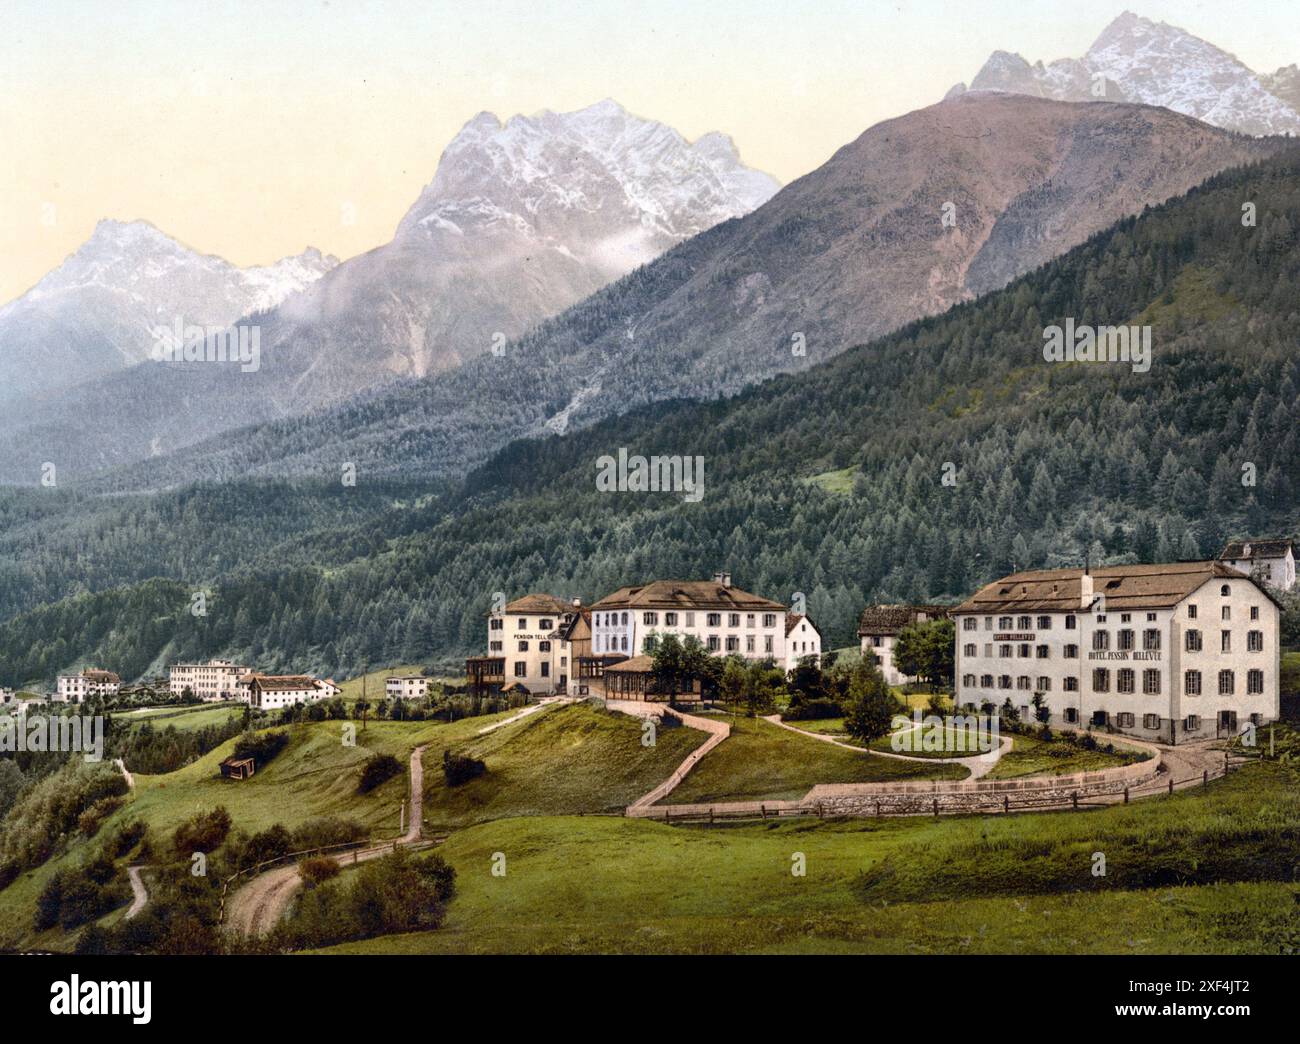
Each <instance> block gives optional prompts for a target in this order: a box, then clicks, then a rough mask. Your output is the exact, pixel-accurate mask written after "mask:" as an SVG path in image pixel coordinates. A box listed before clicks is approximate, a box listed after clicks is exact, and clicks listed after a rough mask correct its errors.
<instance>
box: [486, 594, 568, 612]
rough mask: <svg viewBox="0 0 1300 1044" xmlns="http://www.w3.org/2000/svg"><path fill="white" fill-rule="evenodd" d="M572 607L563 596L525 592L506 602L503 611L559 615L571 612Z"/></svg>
mask: <svg viewBox="0 0 1300 1044" xmlns="http://www.w3.org/2000/svg"><path fill="white" fill-rule="evenodd" d="M573 609H574V606H573V603H572V602H566V601H565V600H564V599H563V598H556V597H555V595H549V594H526V595H524V596H523V597H522V598H516V599H515V600H514V601H513V602H507V603H506V609H505V611H506V612H507V613H546V614H549V615H551V616H559V615H561V614H562V613H571V612H573ZM489 615H491V614H489Z"/></svg>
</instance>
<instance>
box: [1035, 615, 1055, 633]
mask: <svg viewBox="0 0 1300 1044" xmlns="http://www.w3.org/2000/svg"><path fill="white" fill-rule="evenodd" d="M1038 629H1039V630H1040V631H1050V630H1051V629H1052V618H1051V617H1050V616H1040V617H1039V618H1038Z"/></svg>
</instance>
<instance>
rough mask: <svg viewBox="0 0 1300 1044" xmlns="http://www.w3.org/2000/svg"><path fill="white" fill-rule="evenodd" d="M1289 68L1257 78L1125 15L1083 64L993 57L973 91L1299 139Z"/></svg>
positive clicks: (1222, 55) (1181, 37) (1181, 35)
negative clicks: (1167, 114)
mask: <svg viewBox="0 0 1300 1044" xmlns="http://www.w3.org/2000/svg"><path fill="white" fill-rule="evenodd" d="M1290 69H1291V70H1292V75H1291V76H1290V77H1288V76H1287V75H1286V74H1287V69H1279V70H1278V72H1277V73H1274V74H1273V75H1272V76H1264V77H1259V76H1256V75H1255V74H1254V73H1253V72H1251V71H1250V69H1248V68H1247V67H1246V66H1245V65H1243V64H1242V63H1241V62H1240V61H1238V60H1237V59H1236V58H1234V57H1233V56H1232V55H1231V54H1228V53H1227V52H1226V51H1222V50H1220V49H1219V48H1217V47H1215V46H1214V45H1213V44H1210V43H1207V42H1206V41H1204V40H1202V39H1200V38H1199V37H1196V36H1193V35H1192V34H1191V33H1188V32H1185V31H1184V30H1182V29H1178V28H1176V27H1175V26H1172V25H1167V24H1166V23H1164V22H1152V21H1150V20H1148V19H1146V18H1141V17H1139V16H1138V15H1135V14H1132V13H1130V12H1125V13H1124V14H1122V15H1120V16H1119V17H1118V18H1116V19H1115V21H1113V22H1111V23H1110V25H1108V26H1107V27H1106V28H1105V29H1104V30H1103V31H1102V34H1101V35H1100V36H1099V37H1097V39H1096V41H1095V42H1094V43H1093V45H1092V46H1091V47H1090V48H1088V51H1087V53H1086V54H1084V56H1083V57H1082V58H1062V59H1060V60H1059V61H1055V62H1052V63H1051V64H1049V65H1044V64H1043V63H1042V62H1041V61H1040V62H1035V63H1034V64H1033V65H1030V64H1029V62H1027V61H1026V60H1025V59H1024V58H1022V57H1021V56H1020V55H1018V54H1010V53H1008V52H1006V51H994V52H993V55H992V56H991V57H990V58H989V60H988V61H987V62H986V63H985V64H984V67H983V68H982V69H981V70H980V71H979V73H978V74H977V75H976V77H975V79H974V80H972V81H971V87H970V89H971V90H996V91H1011V92H1015V93H1017V94H1029V95H1033V96H1034V97H1038V98H1054V99H1056V100H1058V101H1098V100H1103V99H1104V100H1107V101H1127V102H1140V103H1142V104H1144V105H1162V106H1164V107H1165V108H1169V109H1173V110H1174V111H1175V112H1181V113H1184V114H1186V115H1188V116H1195V117H1196V118H1197V119H1198V120H1203V121H1204V122H1206V123H1210V124H1213V125H1214V126H1216V127H1223V128H1225V129H1227V130H1235V131H1239V132H1241V133H1243V134H1255V135H1264V134H1300V111H1297V109H1296V107H1295V106H1296V103H1297V102H1300V97H1297V93H1298V92H1297V89H1296V79H1295V75H1294V69H1295V67H1294V66H1291V67H1290ZM959 86H960V85H959ZM956 89H957V88H953V91H956ZM952 93H953V92H952V91H950V92H949V95H950V96H951V95H952Z"/></svg>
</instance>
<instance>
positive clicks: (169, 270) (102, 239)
mask: <svg viewBox="0 0 1300 1044" xmlns="http://www.w3.org/2000/svg"><path fill="white" fill-rule="evenodd" d="M337 264H338V260H337V258H333V257H328V256H324V255H322V254H321V253H320V252H319V251H318V250H316V249H314V248H309V249H307V250H306V251H305V252H304V253H302V254H299V255H297V256H296V257H286V258H284V259H283V260H281V261H277V262H276V263H275V264H273V265H266V266H261V267H254V268H237V267H235V266H234V265H232V264H231V263H230V262H228V261H225V260H223V259H222V258H219V257H214V256H212V255H209V254H200V253H197V252H196V251H193V250H191V249H189V247H186V246H182V245H181V244H180V243H178V242H177V241H176V240H174V239H172V238H171V237H170V236H167V235H165V234H163V233H162V232H160V231H159V230H158V229H156V228H155V227H154V226H153V225H151V224H149V223H148V222H146V221H131V222H120V221H101V222H100V223H99V224H98V225H96V226H95V231H94V232H93V233H92V235H91V236H90V238H89V239H87V240H86V242H85V243H83V244H82V246H81V247H80V248H79V249H78V250H77V252H76V253H75V254H72V255H71V256H70V257H68V259H67V260H66V261H64V262H63V264H61V265H60V266H59V267H58V268H56V269H54V271H52V272H50V273H49V274H48V275H47V276H45V277H44V278H43V279H42V280H41V281H40V282H39V283H37V284H36V285H35V286H34V287H32V288H31V289H30V290H28V291H27V293H25V294H23V296H22V297H19V298H17V299H16V300H14V301H11V302H10V303H9V304H7V305H5V306H4V307H3V308H0V389H3V391H0V398H5V397H14V398H23V399H27V400H29V401H30V400H31V399H36V400H38V401H39V400H43V399H45V398H48V396H49V394H50V392H51V391H55V390H57V389H59V388H64V387H68V386H70V385H73V384H77V383H78V382H81V381H85V380H89V379H92V378H95V377H99V376H103V375H105V374H111V373H116V372H118V371H121V370H123V369H125V368H127V367H130V366H134V365H136V364H137V363H140V362H143V361H145V360H146V359H148V358H149V357H150V352H151V349H152V348H153V345H154V343H155V341H154V337H153V334H152V331H153V329H154V328H155V327H156V326H159V325H165V326H171V325H172V324H173V323H174V321H175V320H176V319H177V318H180V319H182V320H183V321H184V322H186V323H194V324H197V325H200V326H210V325H211V326H226V325H228V324H230V323H233V322H234V321H235V320H236V319H238V318H239V317H240V316H243V315H247V314H248V313H250V312H257V311H263V310H265V309H268V308H272V307H274V306H275V305H277V304H279V303H280V302H281V301H283V300H284V299H285V298H286V297H288V296H289V295H291V294H293V293H296V292H297V291H299V290H302V289H305V288H306V287H307V286H310V285H311V284H312V283H314V282H315V281H316V280H318V279H319V278H320V277H321V276H322V275H324V274H325V273H326V272H328V271H329V270H330V269H331V268H333V267H334V266H335V265H337Z"/></svg>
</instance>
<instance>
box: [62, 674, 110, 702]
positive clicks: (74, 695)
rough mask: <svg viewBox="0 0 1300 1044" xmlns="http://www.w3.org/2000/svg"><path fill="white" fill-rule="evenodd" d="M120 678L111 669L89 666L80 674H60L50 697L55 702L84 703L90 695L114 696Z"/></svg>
mask: <svg viewBox="0 0 1300 1044" xmlns="http://www.w3.org/2000/svg"><path fill="white" fill-rule="evenodd" d="M121 687H122V679H121V678H119V677H118V676H117V675H116V674H114V673H113V672H112V671H103V670H99V669H97V668H94V667H92V668H89V669H87V670H84V671H82V672H81V673H80V674H60V675H59V678H58V686H57V689H56V690H55V693H54V696H53V697H52V699H53V701H54V702H55V703H85V702H86V700H88V699H89V698H90V697H92V696H116V695H117V693H118V690H119V689H121Z"/></svg>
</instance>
